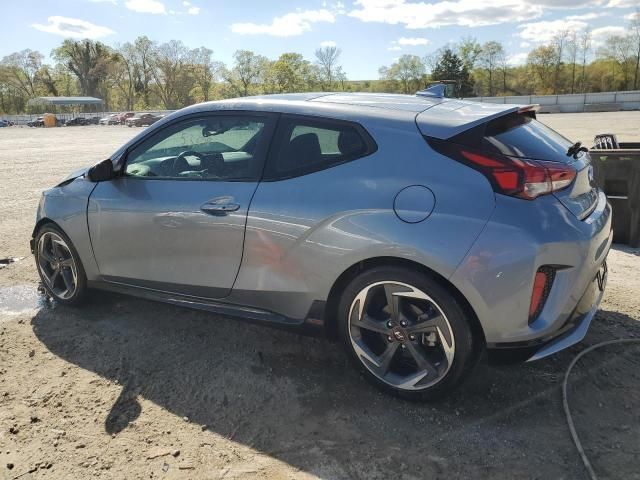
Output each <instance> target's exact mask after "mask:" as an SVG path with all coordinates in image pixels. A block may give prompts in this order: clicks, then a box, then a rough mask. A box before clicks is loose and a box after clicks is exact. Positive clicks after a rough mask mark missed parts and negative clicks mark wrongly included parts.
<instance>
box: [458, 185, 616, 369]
mask: <svg viewBox="0 0 640 480" xmlns="http://www.w3.org/2000/svg"><path fill="white" fill-rule="evenodd" d="M611 240H612V232H611V207H610V206H609V205H608V203H607V200H606V197H605V196H604V194H603V193H601V192H600V193H599V199H598V203H597V207H596V209H595V210H594V211H593V212H592V213H591V215H590V216H589V217H587V218H586V219H584V220H579V219H578V218H577V217H576V216H575V215H573V214H572V213H570V212H569V211H568V210H567V209H566V208H565V207H564V206H563V205H562V204H561V203H560V202H559V201H558V200H557V199H555V198H554V197H553V196H551V195H549V196H545V197H540V198H538V199H536V200H535V201H533V202H524V201H522V200H519V199H513V198H510V197H504V196H499V195H496V209H495V211H494V214H493V216H492V218H491V219H490V220H489V222H488V223H487V225H486V227H485V229H484V231H483V232H482V233H481V235H480V236H479V237H478V239H477V240H476V242H475V244H474V245H473V247H472V248H471V249H470V251H469V252H468V254H467V256H466V258H465V259H464V260H463V262H462V263H461V264H460V265H459V267H458V268H457V270H456V272H455V273H454V275H453V276H452V277H451V278H450V280H451V282H452V283H453V284H454V285H455V286H456V287H457V288H458V289H459V290H460V291H461V292H462V294H463V295H464V296H465V298H466V299H467V300H468V301H469V303H470V304H471V306H472V308H473V309H474V311H475V313H476V315H477V317H478V320H479V321H480V324H481V326H482V329H483V332H484V335H485V339H486V343H487V348H488V349H491V350H499V351H503V349H506V348H509V349H512V348H518V349H519V351H520V352H521V354H522V355H521V356H522V357H523V358H521V360H528V359H529V358H531V357H532V356H533V355H536V354H537V357H540V358H541V357H543V356H546V355H550V354H551V353H553V352H554V351H558V350H560V349H562V348H565V347H566V346H568V345H569V344H571V343H572V342H573V343H575V342H577V341H580V339H581V338H582V337H583V336H584V333H583V332H582V328H584V331H585V332H586V329H587V328H588V324H589V322H590V321H591V319H592V318H593V316H594V314H595V311H596V310H597V304H598V303H599V302H600V300H601V298H599V297H600V296H599V295H597V296H594V294H593V292H591V287H592V284H593V280H594V278H595V277H596V275H597V273H598V271H599V269H600V268H601V266H602V265H603V262H604V261H605V258H606V256H607V254H608V252H609V248H610V247H611ZM544 266H546V267H551V268H553V269H554V271H555V276H554V280H553V284H552V287H551V290H550V291H549V294H548V296H547V297H546V301H545V304H544V307H543V308H542V311H541V312H540V314H539V315H538V316H537V317H536V318H535V319H534V320H532V321H530V319H529V305H530V303H531V295H532V291H533V282H534V278H535V275H536V272H537V271H538V269H539V268H541V267H544ZM585 305H586V307H588V308H586V307H585ZM594 306H595V307H596V308H594V309H593V310H594V311H593V314H590V313H589V312H591V310H592V307H594ZM585 308H586V309H585ZM580 325H584V326H583V327H582V328H580ZM581 332H582V337H581V336H580V335H581ZM575 338H577V340H575V341H574V339H575ZM561 339H562V340H563V341H561ZM552 343H553V346H552V345H551V344H552ZM563 345H565V347H563ZM543 347H545V350H542V349H543ZM521 348H525V349H529V352H526V351H525V350H521Z"/></svg>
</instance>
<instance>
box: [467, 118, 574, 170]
mask: <svg viewBox="0 0 640 480" xmlns="http://www.w3.org/2000/svg"><path fill="white" fill-rule="evenodd" d="M454 141H455V142H456V143H461V144H463V145H468V146H472V147H476V148H480V149H482V150H485V151H487V152H493V153H501V154H502V155H509V156H511V157H522V158H530V159H533V160H549V161H555V162H569V161H571V160H572V159H573V158H572V157H571V156H567V150H568V149H569V147H571V145H572V144H573V142H571V141H569V140H567V139H566V138H565V137H563V136H562V135H560V134H559V133H558V132H556V131H555V130H552V129H551V128H549V127H547V126H546V125H544V124H543V123H541V122H539V121H538V120H536V119H535V118H533V117H531V116H530V115H527V114H519V113H512V114H508V115H504V116H502V117H499V118H496V119H494V120H491V121H489V122H487V123H486V124H484V125H481V126H480V127H476V128H474V129H472V130H471V131H468V132H464V133H462V134H460V135H458V136H457V138H456V139H455V140H454Z"/></svg>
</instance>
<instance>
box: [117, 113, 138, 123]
mask: <svg viewBox="0 0 640 480" xmlns="http://www.w3.org/2000/svg"><path fill="white" fill-rule="evenodd" d="M134 115H135V113H133V112H123V113H121V114H119V115H118V117H117V118H118V121H119V122H120V124H121V125H125V122H126V121H127V118H131V117H133V116H134Z"/></svg>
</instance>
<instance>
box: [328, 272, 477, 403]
mask: <svg viewBox="0 0 640 480" xmlns="http://www.w3.org/2000/svg"><path fill="white" fill-rule="evenodd" d="M389 299H390V301H391V302H392V303H393V304H394V305H395V307H394V306H389ZM361 305H362V306H364V309H361ZM394 308H395V310H396V311H397V312H401V315H394V313H393V311H394ZM365 313H366V316H364V315H363V314H365ZM471 321H472V320H471V319H470V318H469V316H468V314H467V313H466V311H465V308H464V307H463V305H461V303H460V302H459V301H458V300H457V299H456V297H455V296H454V295H452V294H451V292H450V291H449V290H448V288H447V287H445V286H443V285H442V284H441V283H440V281H439V280H437V279H436V278H435V277H432V276H429V275H425V274H423V273H421V272H417V271H413V270H410V269H407V268H401V267H386V266H385V267H375V268H372V269H370V270H367V271H365V272H363V273H361V274H359V275H358V276H357V277H356V278H354V279H353V280H352V281H351V282H350V283H349V285H348V286H347V288H346V289H345V290H344V292H343V294H342V297H341V299H340V303H339V306H338V328H339V336H340V341H341V343H342V344H343V346H344V348H345V349H346V351H347V354H348V356H349V358H350V359H351V361H352V362H353V363H354V365H355V366H356V368H357V369H358V370H359V371H360V372H361V373H362V374H363V375H364V377H365V378H366V379H367V380H368V381H369V382H370V383H372V384H373V385H375V386H376V387H378V388H379V389H381V390H383V391H385V392H387V393H391V394H393V395H396V396H399V397H402V398H405V399H409V400H419V401H428V400H435V399H437V398H439V397H442V396H444V395H445V394H448V393H450V392H451V391H452V390H453V389H455V388H456V387H458V386H459V385H460V384H461V383H462V381H463V380H464V378H465V376H466V375H467V374H468V373H469V372H470V371H471V370H473V367H474V366H475V365H476V363H477V361H478V358H479V356H478V355H477V351H478V350H477V349H475V348H474V347H475V345H474V341H475V339H474V335H473V331H472V328H471Z"/></svg>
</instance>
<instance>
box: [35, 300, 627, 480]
mask: <svg viewBox="0 0 640 480" xmlns="http://www.w3.org/2000/svg"><path fill="white" fill-rule="evenodd" d="M32 328H33V331H34V332H35V334H36V335H37V337H38V338H39V340H40V341H41V342H42V343H43V344H44V345H45V346H46V347H47V348H48V349H49V350H50V351H51V352H52V353H54V354H55V355H58V356H60V357H61V358H63V359H65V360H67V361H69V362H71V363H73V364H75V365H77V366H78V367H80V368H83V369H86V370H88V371H91V372H94V373H96V374H98V375H100V376H102V377H104V378H106V379H109V380H111V381H114V382H115V381H117V382H118V384H120V385H122V391H121V393H120V395H119V397H118V399H117V400H116V401H115V403H114V404H113V405H112V407H111V410H110V412H109V413H108V415H107V416H106V418H104V419H102V421H104V430H105V431H106V432H107V433H110V434H118V433H119V432H122V431H123V430H125V429H126V428H127V427H128V426H129V425H130V423H131V422H132V421H134V420H135V419H136V418H138V416H140V415H141V407H140V404H139V402H138V398H140V397H143V398H145V399H148V400H150V401H152V402H154V403H155V404H157V405H159V406H161V407H163V408H165V409H166V410H168V411H169V412H171V413H173V414H175V415H178V416H179V417H188V419H189V421H191V422H194V423H196V424H200V425H206V428H207V429H209V430H211V431H214V432H216V433H218V434H219V435H221V436H223V437H225V438H232V439H233V441H235V442H239V443H242V444H245V445H248V446H250V447H252V448H254V449H256V450H258V451H260V452H262V453H264V454H266V455H269V456H272V457H274V458H277V459H278V460H281V461H284V462H287V463H288V464H290V465H292V466H294V467H296V468H298V469H300V470H302V471H305V472H309V473H312V474H315V475H318V476H320V477H322V478H363V477H366V478H458V477H463V476H465V477H491V476H503V475H505V472H508V474H506V476H507V477H511V476H519V477H527V478H530V477H535V478H544V477H552V478H557V477H560V476H562V477H565V478H566V477H569V478H575V477H577V476H581V475H583V471H582V465H581V463H580V460H579V457H578V455H577V454H576V452H575V451H574V447H573V444H572V443H571V440H570V438H569V435H568V432H567V429H566V422H565V418H564V415H563V413H562V404H561V397H560V385H561V382H562V377H563V375H564V371H565V369H566V367H567V365H568V363H569V361H570V360H571V358H572V357H573V356H574V355H575V353H576V352H577V351H579V350H581V349H583V348H584V346H585V344H591V343H596V342H598V341H602V340H608V339H611V338H614V337H615V336H624V335H628V333H629V332H633V334H635V335H638V334H639V333H640V328H639V325H638V322H637V321H636V320H634V319H632V318H631V317H628V316H626V315H623V314H619V313H614V312H606V311H603V312H599V314H598V316H597V317H596V321H594V324H593V326H592V329H591V331H590V333H589V335H588V336H587V338H586V339H585V343H583V344H581V345H579V346H576V347H574V348H573V349H570V350H569V351H567V352H562V353H560V354H558V355H556V356H554V357H552V358H549V359H545V360H542V361H539V362H535V363H531V364H523V365H516V366H509V367H506V366H505V367H489V366H487V365H486V364H485V363H481V364H480V365H479V366H478V368H477V369H476V371H475V373H474V374H473V375H472V376H471V377H470V378H469V380H468V381H467V382H466V383H465V384H464V385H463V387H461V388H460V389H458V390H457V391H455V392H454V393H453V394H451V395H450V396H449V397H447V398H446V399H444V400H441V401H438V402H435V403H428V404H419V403H413V402H407V401H404V400H399V399H396V398H393V397H391V396H388V395H385V394H382V393H380V392H378V391H377V390H375V389H374V388H372V387H370V386H369V385H368V384H367V383H366V382H365V381H364V380H363V379H362V378H361V377H360V376H359V375H358V374H357V373H356V372H355V370H354V369H353V368H351V367H350V365H349V364H348V359H347V357H346V355H345V354H343V352H342V350H341V349H340V346H339V345H338V344H334V343H331V342H329V341H327V340H325V339H318V338H309V337H304V336H299V335H296V334H292V333H288V332H283V331H279V330H275V329H270V328H267V327H263V326H260V325H253V324H249V323H246V322H242V321H237V320H232V319H227V318H224V317H218V316H215V315H211V314H207V313H202V312H197V311H191V310H186V309H180V308H177V307H173V306H170V305H164V304H160V303H153V302H147V301H145V300H141V299H135V298H129V297H125V296H120V295H115V294H107V293H99V294H93V298H92V299H91V301H90V302H89V303H88V304H87V305H86V306H85V307H83V308H82V309H73V308H68V307H63V306H59V305H58V306H56V307H55V308H42V309H41V310H40V311H39V312H38V313H37V314H36V315H35V316H34V317H33V319H32ZM593 356H594V358H595V359H596V360H597V361H596V362H595V365H596V366H595V367H593V368H599V367H602V368H604V367H606V366H607V365H608V364H609V363H610V362H612V361H615V359H614V360H612V359H611V358H610V357H608V356H606V355H604V354H603V355H599V354H598V353H595V352H594V354H593ZM592 372H593V369H591V370H589V373H581V372H577V373H576V374H575V377H573V382H580V381H581V380H582V379H584V376H585V375H588V374H592ZM639 386H640V385H639ZM636 390H640V389H636ZM507 467H508V468H507ZM363 472H366V474H364V473H363Z"/></svg>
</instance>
